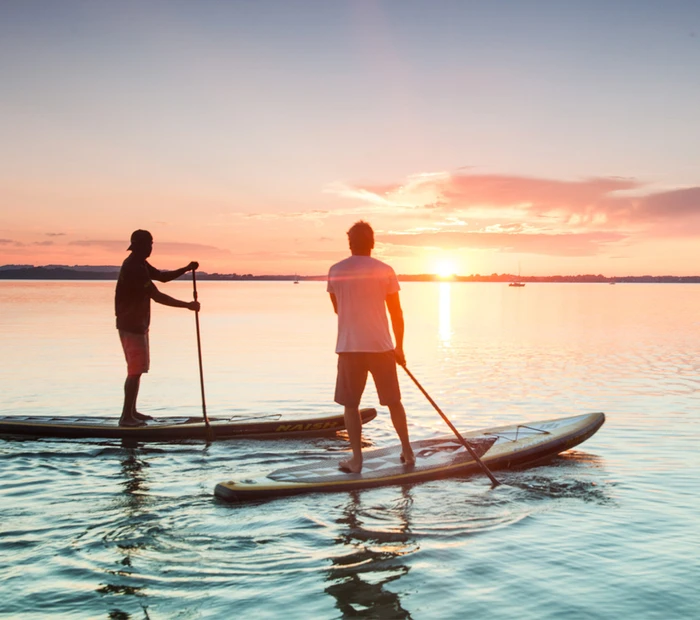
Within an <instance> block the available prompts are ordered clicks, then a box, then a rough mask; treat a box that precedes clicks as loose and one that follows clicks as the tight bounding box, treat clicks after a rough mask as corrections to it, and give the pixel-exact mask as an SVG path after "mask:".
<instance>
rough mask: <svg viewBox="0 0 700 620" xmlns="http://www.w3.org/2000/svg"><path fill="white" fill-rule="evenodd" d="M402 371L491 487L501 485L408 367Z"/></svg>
mask: <svg viewBox="0 0 700 620" xmlns="http://www.w3.org/2000/svg"><path fill="white" fill-rule="evenodd" d="M403 369H404V370H405V371H406V374H407V375H408V376H409V377H411V379H412V380H413V383H415V384H416V386H417V387H418V389H419V390H420V391H421V392H423V396H425V397H426V398H427V399H428V402H429V403H430V404H431V405H432V406H433V407H435V411H437V412H438V413H439V414H440V417H441V418H442V419H443V420H444V421H445V423H446V424H447V426H449V427H450V430H451V431H452V432H453V433H454V434H455V435H456V436H457V439H459V441H460V442H461V443H462V445H463V446H464V447H465V448H466V449H467V450H468V452H469V454H471V456H472V458H473V459H474V460H475V461H476V462H477V464H478V465H479V467H481V470H482V471H483V472H484V473H485V474H486V475H487V476H488V477H489V479H490V480H491V483H492V484H493V486H494V487H497V486H498V485H499V484H501V483H500V482H499V481H498V480H496V478H495V477H494V475H493V474H492V473H491V470H490V469H489V468H488V467H486V465H485V463H484V462H483V461H482V460H481V459H480V458H479V455H478V454H477V453H476V452H474V449H473V448H472V447H471V446H470V445H469V442H468V441H467V440H466V439H465V438H464V437H462V434H461V433H460V432H459V431H458V430H457V429H456V428H455V427H454V425H453V424H452V422H450V420H449V418H448V417H447V416H446V415H445V414H444V413H443V412H442V409H440V407H438V406H437V403H436V402H435V401H434V400H433V399H432V398H431V397H430V394H428V392H426V391H425V389H423V386H422V385H421V384H420V383H418V379H416V378H415V377H414V376H413V373H412V372H411V371H410V370H409V369H408V367H407V366H405V365H404V366H403Z"/></svg>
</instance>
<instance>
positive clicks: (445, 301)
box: [438, 282, 452, 346]
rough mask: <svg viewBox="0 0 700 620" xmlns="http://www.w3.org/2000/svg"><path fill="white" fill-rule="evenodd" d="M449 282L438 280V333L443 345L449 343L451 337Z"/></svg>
mask: <svg viewBox="0 0 700 620" xmlns="http://www.w3.org/2000/svg"><path fill="white" fill-rule="evenodd" d="M451 286H452V285H451V284H450V283H449V282H440V296H439V298H438V308H439V313H438V335H439V337H440V342H442V344H443V345H444V346H449V345H450V339H451V338H452V300H451V289H450V287H451Z"/></svg>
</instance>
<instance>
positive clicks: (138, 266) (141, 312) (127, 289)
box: [114, 254, 160, 334]
mask: <svg viewBox="0 0 700 620" xmlns="http://www.w3.org/2000/svg"><path fill="white" fill-rule="evenodd" d="M158 274H160V271H158V270H157V269H156V268H155V267H153V266H152V265H151V264H149V263H148V261H146V260H144V259H139V258H136V257H135V256H134V255H133V254H130V255H129V256H127V258H126V260H125V261H124V262H123V263H122V268H121V269H120V271H119V279H118V280H117V289H116V291H115V293H114V311H115V314H116V315H117V329H121V330H124V331H127V332H132V333H134V334H145V333H146V332H147V331H148V326H149V325H150V324H151V295H152V294H153V293H154V292H155V291H157V290H158V289H157V288H156V287H155V284H153V282H152V279H153V278H154V277H157V276H158Z"/></svg>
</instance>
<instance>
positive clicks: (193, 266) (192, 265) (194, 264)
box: [185, 260, 199, 271]
mask: <svg viewBox="0 0 700 620" xmlns="http://www.w3.org/2000/svg"><path fill="white" fill-rule="evenodd" d="M195 269H199V263H198V262H197V261H196V260H193V261H192V262H191V263H190V264H189V265H187V268H186V269H185V271H194V270H195Z"/></svg>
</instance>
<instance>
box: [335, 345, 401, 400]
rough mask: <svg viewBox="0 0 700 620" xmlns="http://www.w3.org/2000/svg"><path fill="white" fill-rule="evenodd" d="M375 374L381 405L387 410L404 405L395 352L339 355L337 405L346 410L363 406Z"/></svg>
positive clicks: (336, 383)
mask: <svg viewBox="0 0 700 620" xmlns="http://www.w3.org/2000/svg"><path fill="white" fill-rule="evenodd" d="M370 372H371V373H372V378H373V379H374V385H375V386H376V388H377V395H378V396H379V404H380V405H384V406H385V407H387V406H389V405H396V404H398V403H400V402H401V390H400V389H399V377H398V374H397V372H396V355H395V354H394V351H393V350H391V351H383V352H381V353H338V376H337V378H336V382H335V402H336V403H338V404H339V405H343V406H344V407H359V406H360V399H361V398H362V393H363V392H364V391H365V384H366V383H367V373H370Z"/></svg>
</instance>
